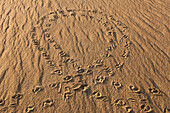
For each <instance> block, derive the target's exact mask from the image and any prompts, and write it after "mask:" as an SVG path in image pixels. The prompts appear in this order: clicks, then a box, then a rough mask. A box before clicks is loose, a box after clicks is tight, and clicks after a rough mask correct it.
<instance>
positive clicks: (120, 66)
mask: <svg viewBox="0 0 170 113" xmlns="http://www.w3.org/2000/svg"><path fill="white" fill-rule="evenodd" d="M123 65H124V62H119V63H118V64H116V65H115V67H116V69H119V70H121V69H122V67H123Z"/></svg>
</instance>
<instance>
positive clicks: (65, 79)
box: [63, 75, 73, 83]
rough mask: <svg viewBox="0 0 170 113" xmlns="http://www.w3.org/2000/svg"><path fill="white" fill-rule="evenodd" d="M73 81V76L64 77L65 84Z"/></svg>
mask: <svg viewBox="0 0 170 113" xmlns="http://www.w3.org/2000/svg"><path fill="white" fill-rule="evenodd" d="M72 81H73V77H72V76H69V75H68V76H65V77H63V83H68V82H72Z"/></svg>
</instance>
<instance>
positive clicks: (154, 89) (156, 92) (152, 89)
mask: <svg viewBox="0 0 170 113" xmlns="http://www.w3.org/2000/svg"><path fill="white" fill-rule="evenodd" d="M148 91H149V93H152V94H153V95H158V96H161V95H162V93H161V92H160V91H159V90H158V89H157V88H149V89H148Z"/></svg>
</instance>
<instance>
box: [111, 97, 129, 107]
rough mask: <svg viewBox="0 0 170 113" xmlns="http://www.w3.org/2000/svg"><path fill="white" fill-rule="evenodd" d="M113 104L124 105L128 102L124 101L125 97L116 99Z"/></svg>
mask: <svg viewBox="0 0 170 113" xmlns="http://www.w3.org/2000/svg"><path fill="white" fill-rule="evenodd" d="M113 105H117V106H124V105H126V102H125V101H124V99H116V100H115V101H114V104H113Z"/></svg>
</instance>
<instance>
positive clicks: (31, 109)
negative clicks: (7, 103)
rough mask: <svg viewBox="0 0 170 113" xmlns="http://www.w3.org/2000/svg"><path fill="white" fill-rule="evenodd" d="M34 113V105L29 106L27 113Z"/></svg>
mask: <svg viewBox="0 0 170 113" xmlns="http://www.w3.org/2000/svg"><path fill="white" fill-rule="evenodd" d="M33 111H34V106H33V105H29V106H28V107H27V108H26V109H25V113H31V112H33Z"/></svg>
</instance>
